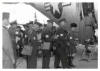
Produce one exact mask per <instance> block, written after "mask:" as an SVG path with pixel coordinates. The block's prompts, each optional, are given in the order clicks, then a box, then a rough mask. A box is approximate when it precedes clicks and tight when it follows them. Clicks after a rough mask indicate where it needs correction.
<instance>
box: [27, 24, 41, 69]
mask: <svg viewBox="0 0 100 71" xmlns="http://www.w3.org/2000/svg"><path fill="white" fill-rule="evenodd" d="M37 26H38V25H36V24H33V22H30V23H29V31H28V37H29V43H30V45H31V46H32V47H33V48H32V54H31V56H28V68H36V67H37V50H38V46H40V43H39V42H38V39H37V33H36V27H37Z"/></svg>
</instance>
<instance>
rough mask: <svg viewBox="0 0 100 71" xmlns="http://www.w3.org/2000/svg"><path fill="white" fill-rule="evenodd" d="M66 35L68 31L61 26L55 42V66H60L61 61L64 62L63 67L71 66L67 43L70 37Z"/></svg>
mask: <svg viewBox="0 0 100 71" xmlns="http://www.w3.org/2000/svg"><path fill="white" fill-rule="evenodd" d="M66 36H67V32H66V31H65V30H64V29H62V28H59V29H58V30H57V32H56V39H55V44H54V46H55V47H56V50H55V62H54V67H55V68H59V64H60V61H61V63H62V67H63V68H69V66H68V59H67V57H68V56H67V55H68V51H69V50H68V45H67V41H68V38H67V37H66Z"/></svg>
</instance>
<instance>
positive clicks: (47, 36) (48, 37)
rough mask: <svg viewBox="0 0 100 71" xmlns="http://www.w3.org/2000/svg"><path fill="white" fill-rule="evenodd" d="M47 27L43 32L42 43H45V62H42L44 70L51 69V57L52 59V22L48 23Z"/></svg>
mask: <svg viewBox="0 0 100 71" xmlns="http://www.w3.org/2000/svg"><path fill="white" fill-rule="evenodd" d="M47 22H48V24H47V27H45V28H44V29H43V32H42V42H43V44H42V45H43V46H42V47H43V48H42V49H43V61H42V68H49V63H50V57H51V51H50V47H51V42H52V21H51V20H48V21H47Z"/></svg>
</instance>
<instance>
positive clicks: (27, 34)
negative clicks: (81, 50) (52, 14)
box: [7, 20, 76, 68]
mask: <svg viewBox="0 0 100 71" xmlns="http://www.w3.org/2000/svg"><path fill="white" fill-rule="evenodd" d="M47 22H48V24H47V26H45V27H44V28H43V29H42V31H41V32H40V34H41V35H40V37H38V36H37V35H39V33H38V32H39V31H38V30H39V27H40V26H38V25H37V24H33V22H30V23H28V24H26V25H24V28H25V30H24V31H22V30H21V27H19V26H17V23H16V22H13V23H11V24H10V25H11V27H10V28H9V29H7V30H8V32H9V34H10V37H11V41H12V44H13V46H12V48H13V53H14V60H15V62H14V63H16V59H17V58H18V57H20V56H21V57H23V56H25V55H22V54H21V51H22V50H23V48H24V45H31V46H32V54H31V55H30V56H26V57H25V58H26V59H27V68H36V66H37V58H38V57H37V51H38V47H39V46H41V49H42V58H43V59H42V68H49V64H50V57H51V54H52V53H53V55H54V57H55V60H54V67H55V68H71V67H74V65H73V56H72V54H73V53H75V51H76V48H75V42H74V39H73V38H72V37H71V36H70V34H69V33H68V32H67V31H66V30H64V29H63V28H62V27H59V28H57V29H54V28H53V22H52V21H51V20H48V21H47ZM18 33H20V34H18ZM16 36H17V37H20V39H18V41H16ZM39 38H40V39H39ZM60 62H61V67H60Z"/></svg>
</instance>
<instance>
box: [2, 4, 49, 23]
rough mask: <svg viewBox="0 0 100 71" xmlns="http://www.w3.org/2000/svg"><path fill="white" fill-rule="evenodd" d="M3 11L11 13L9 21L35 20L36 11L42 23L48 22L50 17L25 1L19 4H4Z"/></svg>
mask: <svg viewBox="0 0 100 71" xmlns="http://www.w3.org/2000/svg"><path fill="white" fill-rule="evenodd" d="M3 12H9V13H10V19H9V21H10V22H12V21H14V20H17V22H18V23H19V24H25V23H27V22H29V21H34V19H35V18H34V17H35V16H34V15H35V13H36V15H37V19H38V21H39V22H41V23H43V24H44V23H47V20H48V18H47V17H46V16H45V15H43V14H42V13H40V12H39V11H38V10H36V9H35V8H34V7H31V6H30V5H26V4H24V3H19V4H3Z"/></svg>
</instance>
